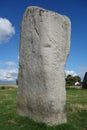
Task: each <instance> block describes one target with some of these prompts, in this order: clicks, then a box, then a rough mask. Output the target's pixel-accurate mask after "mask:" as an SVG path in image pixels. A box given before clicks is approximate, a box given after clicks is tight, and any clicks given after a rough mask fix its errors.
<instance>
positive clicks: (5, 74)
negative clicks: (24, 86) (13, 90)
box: [0, 69, 18, 81]
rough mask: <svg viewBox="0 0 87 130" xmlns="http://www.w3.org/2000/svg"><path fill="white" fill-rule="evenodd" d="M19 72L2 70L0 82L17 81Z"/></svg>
mask: <svg viewBox="0 0 87 130" xmlns="http://www.w3.org/2000/svg"><path fill="white" fill-rule="evenodd" d="M17 75H18V70H17V69H11V70H4V69H0V81H15V80H16V79H17Z"/></svg>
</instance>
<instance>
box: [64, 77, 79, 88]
mask: <svg viewBox="0 0 87 130" xmlns="http://www.w3.org/2000/svg"><path fill="white" fill-rule="evenodd" d="M75 82H79V83H81V78H80V76H72V75H68V76H67V77H66V86H73V85H75Z"/></svg>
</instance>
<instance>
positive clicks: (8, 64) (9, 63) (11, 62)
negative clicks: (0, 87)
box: [5, 61, 16, 67]
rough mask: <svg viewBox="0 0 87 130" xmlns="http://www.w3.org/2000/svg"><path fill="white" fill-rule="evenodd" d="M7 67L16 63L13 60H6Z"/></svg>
mask: <svg viewBox="0 0 87 130" xmlns="http://www.w3.org/2000/svg"><path fill="white" fill-rule="evenodd" d="M5 64H6V65H7V66H8V67H14V66H15V65H16V64H15V62H13V61H7V62H6V63H5Z"/></svg>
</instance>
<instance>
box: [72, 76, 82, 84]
mask: <svg viewBox="0 0 87 130" xmlns="http://www.w3.org/2000/svg"><path fill="white" fill-rule="evenodd" d="M73 78H74V82H79V83H81V78H80V76H74V77H73Z"/></svg>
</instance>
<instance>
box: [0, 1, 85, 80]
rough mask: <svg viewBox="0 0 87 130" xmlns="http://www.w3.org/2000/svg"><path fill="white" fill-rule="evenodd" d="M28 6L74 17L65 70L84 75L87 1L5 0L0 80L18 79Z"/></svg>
mask: <svg viewBox="0 0 87 130" xmlns="http://www.w3.org/2000/svg"><path fill="white" fill-rule="evenodd" d="M28 6H39V7H42V8H45V9H48V10H52V11H55V12H58V13H60V14H63V15H67V16H68V17H69V18H70V20H71V24H72V31H71V50H70V55H69V57H68V60H67V63H66V67H65V69H66V73H67V74H72V75H75V74H77V75H79V76H81V77H83V76H84V73H85V72H86V71H87V60H86V55H87V54H86V52H87V1H86V0H1V1H0V81H6V82H7V81H14V80H15V79H16V78H17V73H18V59H19V58H18V57H19V56H18V55H19V43H20V24H21V20H22V16H23V14H24V11H25V10H26V8H27V7H28Z"/></svg>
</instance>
